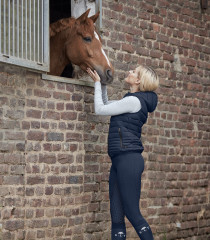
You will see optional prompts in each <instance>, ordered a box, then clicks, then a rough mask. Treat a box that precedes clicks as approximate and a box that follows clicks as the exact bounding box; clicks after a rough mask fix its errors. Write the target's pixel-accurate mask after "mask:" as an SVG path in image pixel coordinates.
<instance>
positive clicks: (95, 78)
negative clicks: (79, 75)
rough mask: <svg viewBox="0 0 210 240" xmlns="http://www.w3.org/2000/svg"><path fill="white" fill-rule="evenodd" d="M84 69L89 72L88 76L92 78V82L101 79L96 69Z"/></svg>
mask: <svg viewBox="0 0 210 240" xmlns="http://www.w3.org/2000/svg"><path fill="white" fill-rule="evenodd" d="M86 71H87V73H88V74H89V76H90V77H91V78H92V79H93V81H94V82H100V80H101V79H100V77H99V75H98V73H97V72H96V70H94V71H92V70H91V69H90V68H87V70H86Z"/></svg>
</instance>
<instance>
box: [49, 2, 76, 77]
mask: <svg viewBox="0 0 210 240" xmlns="http://www.w3.org/2000/svg"><path fill="white" fill-rule="evenodd" d="M68 17H71V0H62V1H58V0H50V23H54V22H56V21H58V20H60V19H62V18H68ZM61 77H69V78H72V77H73V67H72V65H71V64H68V65H67V66H66V67H65V68H64V70H63V72H62V74H61Z"/></svg>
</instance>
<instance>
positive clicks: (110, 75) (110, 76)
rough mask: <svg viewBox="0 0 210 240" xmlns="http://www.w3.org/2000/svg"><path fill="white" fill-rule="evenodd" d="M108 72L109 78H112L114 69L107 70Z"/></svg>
mask: <svg viewBox="0 0 210 240" xmlns="http://www.w3.org/2000/svg"><path fill="white" fill-rule="evenodd" d="M106 74H107V76H108V77H109V78H112V71H111V70H107V71H106Z"/></svg>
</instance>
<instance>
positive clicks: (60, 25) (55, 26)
mask: <svg viewBox="0 0 210 240" xmlns="http://www.w3.org/2000/svg"><path fill="white" fill-rule="evenodd" d="M75 21H76V19H75V18H73V17H70V18H63V19H60V20H58V21H57V22H55V23H51V24H50V37H54V36H55V35H56V34H58V33H59V32H62V31H63V30H65V29H67V28H71V27H72V26H73V25H74V23H75Z"/></svg>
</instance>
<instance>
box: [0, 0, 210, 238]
mask: <svg viewBox="0 0 210 240" xmlns="http://www.w3.org/2000/svg"><path fill="white" fill-rule="evenodd" d="M209 6H210V4H209ZM209 20H210V18H209V10H205V11H204V10H203V11H201V9H200V4H199V1H189V0H188V1H183V0H182V1H181V0H180V1H165V0H158V1H153V0H147V1H137V0H127V1H125V0H120V1H113V0H112V1H111V0H110V1H109V0H106V1H103V27H104V28H103V33H102V37H103V43H104V46H105V50H106V52H107V54H108V56H109V58H110V60H111V61H112V63H113V65H114V67H115V81H114V83H113V85H112V86H110V87H109V89H108V93H109V96H110V99H117V98H120V97H122V96H123V95H124V94H125V93H126V92H127V91H128V86H127V85H126V84H125V83H124V80H123V79H124V77H125V72H126V71H127V70H129V69H130V68H133V67H135V66H136V65H138V64H139V63H143V64H147V65H149V66H153V67H154V68H155V69H156V70H157V72H158V74H159V76H160V83H161V86H160V88H159V90H158V91H157V93H158V96H159V104H158V108H157V110H156V111H155V112H154V113H152V114H150V115H149V119H148V122H147V124H146V125H145V126H144V127H143V137H142V140H143V144H144V146H145V151H144V153H143V156H144V158H145V171H144V174H143V177H142V178H143V179H142V193H141V202H140V207H141V211H142V214H143V215H144V216H145V217H146V219H147V220H148V222H149V223H150V224H151V228H152V230H153V232H154V235H155V240H164V239H167V240H168V239H173V240H177V239H187V240H207V239H208V237H209V235H210V232H209V225H210V218H209V215H210V211H209V206H210V205H209V182H208V179H209V165H208V163H209V135H210V134H209V109H210V106H209V95H208V92H209V90H210V89H209V70H210V64H209V52H210V47H209V45H210V40H209V35H208V34H209V31H207V29H208V28H209ZM0 93H1V95H0V163H1V167H0V184H1V186H0V206H1V222H2V225H0V227H1V228H2V231H1V237H0V239H3V240H7V239H56V240H58V239H69V240H80V239H81V240H82V239H85V240H86V239H92V240H108V239H110V214H109V193H108V177H109V170H110V166H111V162H110V159H109V157H108V156H107V153H106V151H107V147H106V143H107V131H108V126H109V117H103V116H96V115H95V114H94V111H93V110H94V109H93V88H92V87H86V86H79V85H73V84H67V83H57V82H52V81H47V80H42V79H41V75H40V74H37V73H32V72H30V71H26V70H24V69H22V68H19V67H12V66H11V65H5V64H4V65H3V64H1V65H0ZM126 225H127V235H128V238H127V239H129V240H131V239H138V238H137V235H136V233H135V231H134V229H133V228H132V226H131V224H130V223H129V222H128V221H127V219H126Z"/></svg>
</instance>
